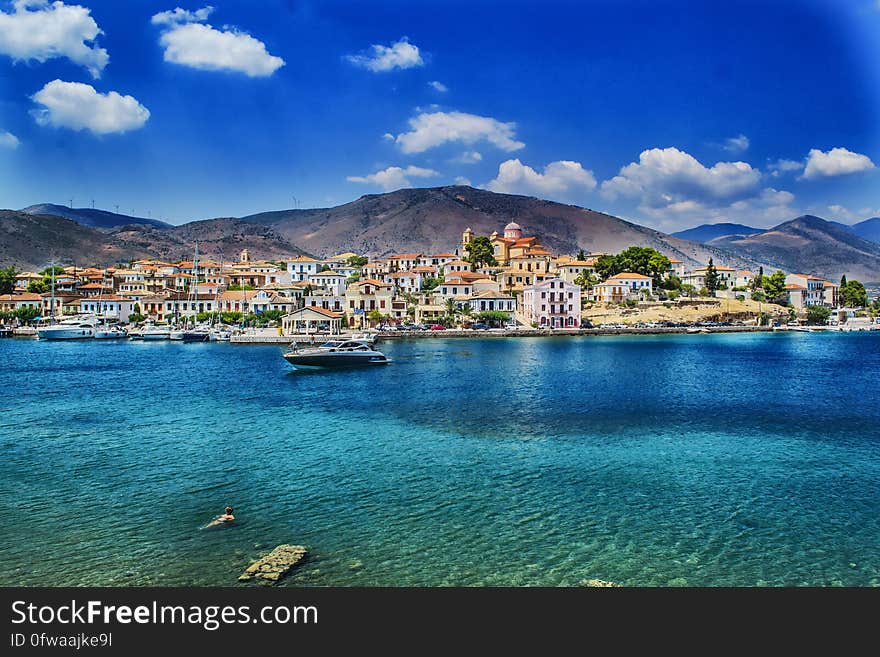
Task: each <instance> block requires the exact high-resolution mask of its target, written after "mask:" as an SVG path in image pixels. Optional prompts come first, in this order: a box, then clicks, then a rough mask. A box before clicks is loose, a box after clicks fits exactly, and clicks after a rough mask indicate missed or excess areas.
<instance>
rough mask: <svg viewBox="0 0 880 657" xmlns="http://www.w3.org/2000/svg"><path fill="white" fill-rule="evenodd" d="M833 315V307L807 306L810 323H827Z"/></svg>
mask: <svg viewBox="0 0 880 657" xmlns="http://www.w3.org/2000/svg"><path fill="white" fill-rule="evenodd" d="M829 317H831V309H830V308H826V307H825V306H809V307H808V308H807V322H808V323H810V324H825V322H827V321H828V318H829Z"/></svg>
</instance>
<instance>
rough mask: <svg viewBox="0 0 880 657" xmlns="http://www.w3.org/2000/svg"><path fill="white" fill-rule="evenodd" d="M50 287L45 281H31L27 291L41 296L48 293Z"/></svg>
mask: <svg viewBox="0 0 880 657" xmlns="http://www.w3.org/2000/svg"><path fill="white" fill-rule="evenodd" d="M51 287H52V284H51V283H47V282H46V279H45V278H44V279H41V280H39V281H31V282H30V283H28V286H27V291H28V292H30V293H31V294H43V292H48V291H49V290H50V289H51Z"/></svg>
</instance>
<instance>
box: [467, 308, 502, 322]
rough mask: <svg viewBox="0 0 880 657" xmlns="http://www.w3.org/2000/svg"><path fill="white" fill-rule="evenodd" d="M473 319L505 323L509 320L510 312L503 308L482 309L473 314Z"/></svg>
mask: <svg viewBox="0 0 880 657" xmlns="http://www.w3.org/2000/svg"><path fill="white" fill-rule="evenodd" d="M474 319H476V320H477V321H480V322H486V323H487V324H505V323H507V322H508V321H509V320H510V314H509V313H506V312H504V311H503V310H484V311H482V312H479V313H477V314H476V315H474Z"/></svg>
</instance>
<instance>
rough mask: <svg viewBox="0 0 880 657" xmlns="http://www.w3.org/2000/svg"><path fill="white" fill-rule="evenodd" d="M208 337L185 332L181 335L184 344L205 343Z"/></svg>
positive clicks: (206, 334)
mask: <svg viewBox="0 0 880 657" xmlns="http://www.w3.org/2000/svg"><path fill="white" fill-rule="evenodd" d="M210 337H211V336H210V335H209V334H208V333H198V332H192V331H187V332H185V333H184V334H183V337H182V340H183V341H184V342H207V341H208V338H210Z"/></svg>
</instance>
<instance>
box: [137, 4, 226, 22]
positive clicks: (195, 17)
mask: <svg viewBox="0 0 880 657" xmlns="http://www.w3.org/2000/svg"><path fill="white" fill-rule="evenodd" d="M213 12H214V8H213V7H211V6H210V5H209V6H207V7H202V8H201V9H197V10H196V11H188V10H186V9H181V8H180V7H176V8H175V9H174V10H172V11H163V12H160V13H158V14H156V15H155V16H153V18H152V19H151V21H152V23H153V25H177V24H180V23H201V22H202V21H204V20H206V19H207V18H208V16H210V15H211V14H212V13H213Z"/></svg>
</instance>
